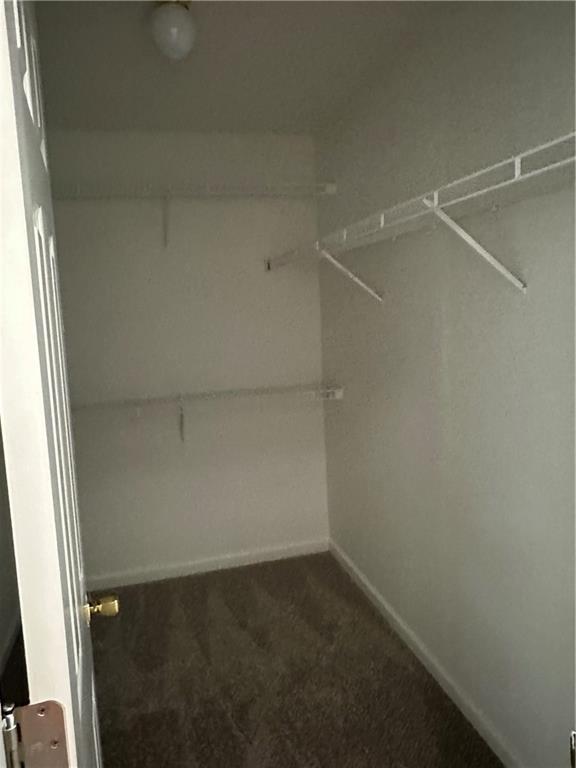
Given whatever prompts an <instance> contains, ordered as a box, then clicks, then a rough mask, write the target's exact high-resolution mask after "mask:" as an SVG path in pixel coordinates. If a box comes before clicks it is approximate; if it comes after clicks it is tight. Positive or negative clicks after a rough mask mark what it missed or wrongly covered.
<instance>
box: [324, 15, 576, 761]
mask: <svg viewBox="0 0 576 768" xmlns="http://www.w3.org/2000/svg"><path fill="white" fill-rule="evenodd" d="M443 14H444V15H443ZM439 19H441V23H439V24H438V27H437V29H436V30H433V34H431V35H430V37H429V39H428V40H427V41H422V44H421V45H418V46H416V47H415V48H413V49H411V50H410V51H407V52H406V56H405V57H404V58H403V60H402V61H401V62H399V63H398V68H397V69H396V71H388V72H387V73H386V84H384V85H382V86H381V87H380V88H379V89H375V90H373V91H372V92H370V93H369V94H367V96H366V99H365V101H364V103H363V105H362V106H361V107H360V109H359V111H358V113H357V114H356V116H355V119H354V120H353V121H352V120H350V121H349V122H347V123H345V124H343V125H341V126H338V127H337V128H335V129H334V130H333V131H332V132H331V134H330V135H329V136H326V137H325V139H324V141H323V142H321V143H320V151H319V156H320V169H321V172H323V173H327V174H330V175H333V176H334V177H335V179H336V181H337V182H338V185H339V190H340V192H341V194H340V195H339V196H338V197H337V198H335V199H334V200H332V199H327V200H325V201H323V203H322V206H321V223H322V231H324V232H326V231H328V230H330V229H332V228H334V227H335V226H336V225H343V224H346V223H349V222H351V221H353V220H354V219H355V218H357V217H359V216H362V215H367V214H369V213H371V212H373V211H375V210H378V209H379V208H381V207H386V206H387V205H390V204H393V203H394V202H400V201H401V200H403V199H406V198H408V197H409V196H411V195H414V194H418V193H422V192H425V191H426V190H428V189H430V188H433V187H434V186H437V185H439V184H441V183H443V182H445V181H448V180H450V178H457V177H458V176H461V175H464V174H465V173H468V172H470V171H473V170H475V169H477V168H480V167H482V165H483V164H489V163H491V162H496V161H498V160H500V159H503V158H505V157H506V156H507V155H509V154H511V153H513V152H514V151H516V150H518V151H519V150H522V149H525V148H529V147H530V146H531V145H533V144H537V143H539V142H543V141H545V140H547V139H550V138H553V137H555V136H559V135H562V134H565V133H567V132H569V131H571V130H573V90H574V82H573V49H572V32H573V7H571V6H570V5H568V4H560V3H543V4H539V3H527V4H523V3H502V4H496V3H463V4H461V5H458V4H450V14H449V15H448V16H447V15H446V14H445V10H443V9H442V7H440V8H439ZM573 206H574V197H573V194H572V193H571V192H570V191H567V190H564V191H559V192H556V193H551V194H548V195H545V196H542V197H539V198H534V199H529V200H526V201H524V202H520V203H518V204H515V205H513V206H511V207H507V208H505V209H503V210H501V211H500V212H498V213H485V214H481V215H474V216H472V217H469V218H467V219H465V220H464V221H463V223H464V224H465V226H467V227H468V228H469V229H470V231H472V233H473V234H474V235H476V236H477V237H478V239H479V240H480V241H481V242H482V243H484V244H485V245H486V246H487V247H489V248H490V249H492V250H493V252H494V253H495V254H496V255H498V256H499V257H500V258H502V260H503V261H504V262H505V263H506V265H507V266H509V267H510V268H511V269H513V270H514V271H516V272H517V273H519V274H520V275H522V276H523V277H524V278H525V279H526V281H527V283H528V295H527V296H526V297H524V296H522V295H521V294H520V293H519V292H517V291H515V290H514V288H512V287H511V286H510V285H509V284H508V283H507V282H506V281H504V280H503V279H502V277H501V276H500V275H498V274H497V273H496V272H495V271H494V270H491V269H490V268H489V267H488V266H487V265H486V264H485V263H484V262H483V261H482V260H481V259H480V258H479V257H478V256H477V255H475V254H474V253H473V252H472V251H470V250H469V249H468V248H467V247H466V246H465V245H464V244H463V243H461V242H460V241H458V240H457V239H455V237H454V235H453V234H452V233H450V232H445V231H443V230H440V229H437V230H435V231H432V232H421V233H418V234H413V235H410V236H406V237H404V238H400V239H398V240H397V241H396V242H395V243H392V242H387V243H384V244H380V245H377V246H373V247H370V248H367V249H365V250H363V251H357V252H356V253H355V254H354V255H349V256H348V257H347V260H348V263H350V264H353V265H354V267H355V268H356V269H357V270H358V271H359V272H360V273H361V274H362V275H363V276H365V277H367V278H369V280H370V281H371V283H372V284H374V285H375V286H376V287H378V288H379V289H381V290H383V291H384V292H385V295H386V298H385V303H384V304H383V305H382V306H379V305H377V304H376V303H375V302H373V301H372V300H370V299H369V298H368V297H366V296H365V295H363V294H362V293H360V292H358V291H357V290H356V289H355V288H354V287H352V286H351V285H350V284H349V283H348V282H346V281H345V280H344V279H343V278H342V277H341V275H339V274H337V273H334V272H333V271H331V270H330V269H329V268H328V267H327V266H324V267H322V272H321V295H322V316H323V319H322V322H323V356H324V375H325V377H326V378H327V379H334V380H337V381H339V383H342V384H343V385H344V386H345V388H346V399H345V400H344V401H343V402H342V403H340V404H338V406H337V407H336V408H333V409H329V410H327V411H326V443H327V462H328V487H329V509H330V526H331V536H332V538H333V540H334V541H335V543H336V544H337V546H338V547H340V549H341V551H342V552H343V553H344V554H345V555H346V556H347V557H348V558H349V560H348V564H349V566H350V567H351V568H352V569H355V571H356V574H357V575H359V576H362V577H364V578H365V579H366V583H368V584H369V585H370V587H371V588H372V589H373V594H375V595H376V599H377V600H380V601H381V603H382V605H383V606H384V608H385V610H388V611H390V613H391V614H393V616H394V618H395V620H396V621H397V622H398V626H399V627H400V628H401V630H402V631H403V632H404V634H405V637H406V638H407V639H408V640H409V642H411V643H412V645H413V646H414V647H415V648H416V649H417V650H418V652H419V653H420V654H421V656H422V657H423V658H424V659H425V660H426V661H427V663H428V665H429V666H430V668H431V669H433V670H434V671H435V673H436V674H437V676H438V677H439V678H440V679H441V680H442V682H443V683H444V684H445V685H446V687H447V688H448V689H449V690H450V691H451V693H452V694H453V695H454V696H455V697H456V698H457V699H458V701H459V703H460V704H461V706H463V708H464V709H465V711H467V713H468V714H469V716H470V717H471V718H472V719H473V721H474V722H475V723H476V724H477V725H478V726H479V727H480V728H481V729H482V731H483V733H484V735H485V736H486V737H487V738H488V739H489V740H490V742H491V743H492V744H493V745H494V746H495V747H496V748H497V749H498V751H499V753H500V754H501V756H502V757H503V758H504V759H505V761H506V762H507V764H508V765H520V766H523V768H561V767H562V766H565V765H566V757H567V756H566V751H567V749H566V737H567V734H568V732H569V730H570V728H571V727H572V726H573V722H574V706H573V691H574V549H573V539H574V536H573V533H574V531H573V523H574V497H573V472H574V449H573V425H574V416H573V397H574V376H573V374H574V360H573V349H574V326H573V306H574V295H573V285H574V264H573V255H574V236H573V231H574V215H573ZM430 737H431V749H439V748H440V747H439V745H438V743H437V742H436V741H435V738H434V734H431V735H430Z"/></svg>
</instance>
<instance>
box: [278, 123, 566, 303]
mask: <svg viewBox="0 0 576 768" xmlns="http://www.w3.org/2000/svg"><path fill="white" fill-rule="evenodd" d="M575 137H576V133H574V132H573V133H569V134H567V135H565V136H560V137H559V138H557V139H553V140H552V141H548V142H546V143H544V144H539V145H538V146H536V147H533V148H531V149H529V150H526V151H525V152H521V153H520V154H518V155H514V156H513V157H509V158H508V159H506V160H503V161H501V162H499V163H496V164H495V165H491V166H488V167H486V168H482V169H481V170H479V171H476V172H474V173H471V174H468V175H467V176H463V177H461V178H459V179H456V180H455V181H451V182H449V183H448V184H445V185H443V186H442V187H438V189H436V190H433V191H432V192H427V193H426V194H424V195H419V196H418V197H414V198H412V199H410V200H407V201H406V202H403V203H398V204H397V205H395V206H393V207H391V208H387V209H386V210H383V211H379V212H378V213H375V214H372V215H371V216H368V217H366V218H364V219H361V220H359V221H357V222H354V223H353V224H350V225H349V226H347V227H344V228H342V229H338V230H336V231H334V232H331V233H330V234H328V235H326V236H325V237H324V238H322V240H320V241H319V244H317V245H315V246H314V247H313V250H315V251H320V252H321V251H322V250H325V251H327V252H329V253H330V254H334V253H336V254H338V253H345V252H347V251H351V250H354V249H355V248H361V247H363V246H366V245H371V244H373V243H376V242H379V241H381V240H386V239H389V238H394V237H397V236H398V235H400V234H404V233H406V232H412V231H415V230H417V229H419V228H420V226H423V225H424V224H425V222H426V220H429V219H430V217H431V215H433V216H435V218H436V219H438V220H439V221H441V222H442V223H443V224H445V225H446V226H447V227H449V228H450V229H451V230H452V231H453V232H454V233H455V234H456V235H458V236H459V237H460V238H461V239H463V240H464V242H466V243H467V245H469V246H470V247H471V248H473V249H474V251H476V253H478V254H479V255H480V256H482V258H484V259H485V260H486V261H487V262H488V263H489V264H490V265H491V266H492V267H493V268H494V269H496V270H497V271H498V272H499V273H500V274H501V275H503V276H504V277H505V278H506V279H507V280H509V282H511V283H512V284H513V285H514V286H515V287H516V288H517V289H518V290H520V291H522V292H523V293H526V288H527V287H526V284H525V283H524V282H523V281H522V280H521V279H520V278H519V277H517V276H516V275H514V274H513V273H512V272H510V270H508V269H507V268H506V267H505V266H504V265H503V264H502V263H501V262H500V261H499V260H498V259H497V258H496V257H495V256H493V255H492V254H491V253H490V252H489V251H488V250H487V249H486V248H484V246H482V245H481V244H480V243H479V242H478V241H477V240H476V239H475V238H474V237H473V236H472V235H471V234H470V233H468V232H466V230H465V229H463V228H462V227H461V226H460V225H459V224H457V223H456V221H454V219H453V218H452V217H451V216H449V214H448V213H447V211H446V209H448V210H450V209H451V208H452V207H455V208H456V209H458V207H459V206H460V208H461V207H462V204H464V203H468V202H469V201H477V200H480V201H481V203H482V205H483V207H486V206H487V204H489V203H490V201H491V195H495V194H496V193H498V192H504V191H506V190H508V189H512V188H513V187H514V186H516V185H517V186H518V188H519V189H520V188H521V185H523V184H524V183H525V182H528V181H529V180H531V179H534V180H536V179H539V178H540V177H543V176H545V175H546V174H550V173H551V172H553V171H559V172H560V171H562V170H563V169H570V170H571V166H573V165H574V162H575V160H576V151H575ZM469 212H471V211H470V210H468V211H467V213H469ZM310 251H311V248H310V247H308V248H296V249H294V250H292V251H288V252H286V253H283V254H279V255H278V256H274V257H272V258H270V259H269V260H268V262H267V265H266V267H267V269H268V270H269V271H271V270H273V269H277V268H279V267H283V266H285V265H287V264H290V263H292V262H294V261H296V260H298V259H301V258H303V257H304V256H305V255H309V254H310ZM340 266H342V265H340ZM348 277H349V278H350V279H351V280H353V281H354V282H357V280H359V278H358V276H357V275H355V274H354V273H350V274H349V275H348ZM362 282H363V281H362ZM365 288H368V289H369V290H368V292H369V293H372V292H373V293H377V292H376V291H373V289H371V288H370V286H365ZM378 296H379V294H378Z"/></svg>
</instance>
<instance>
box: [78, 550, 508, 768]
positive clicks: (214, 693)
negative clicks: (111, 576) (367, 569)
mask: <svg viewBox="0 0 576 768" xmlns="http://www.w3.org/2000/svg"><path fill="white" fill-rule="evenodd" d="M119 592H120V599H121V613H120V616H119V617H118V618H116V619H112V620H106V619H102V620H98V621H96V620H95V621H94V623H93V628H94V645H95V663H96V676H97V688H98V694H99V703H100V704H99V705H100V719H101V731H102V743H103V750H104V766H105V768H497V767H499V768H502V764H501V763H500V762H499V761H498V760H497V759H496V757H495V756H494V755H493V754H492V752H491V751H490V750H489V749H488V747H487V746H486V744H485V743H484V742H483V741H482V739H481V738H480V737H479V736H478V734H477V733H476V732H475V731H474V729H473V728H472V727H471V726H470V724H469V723H468V722H467V721H466V720H465V719H464V717H463V716H462V715H461V714H460V712H459V711H458V710H457V709H456V707H455V706H454V705H453V704H452V703H451V701H450V700H449V699H448V698H447V697H446V696H445V694H444V693H443V692H442V691H441V689H440V688H439V687H438V685H437V684H436V683H435V682H434V681H433V679H432V678H431V677H430V676H429V675H428V673H427V672H426V671H425V670H424V668H423V667H422V666H421V665H420V663H419V662H418V661H417V660H416V658H415V657H414V655H413V654H412V653H411V652H410V651H409V650H408V649H407V648H406V646H405V645H404V644H403V643H402V642H401V641H400V639H399V638H398V637H397V636H396V635H395V634H394V632H392V630H391V629H390V628H389V627H388V625H387V624H386V623H385V622H384V621H383V620H382V619H381V618H380V616H379V615H378V614H377V612H376V611H375V609H374V608H373V607H372V606H371V604H370V603H369V602H368V601H367V600H366V598H365V597H364V595H363V594H362V593H361V592H360V591H359V590H358V589H357V587H356V586H355V585H354V584H353V583H352V582H351V581H350V579H349V578H348V576H347V575H346V574H345V573H344V572H343V571H342V570H341V568H340V566H339V565H338V564H337V563H336V561H335V560H334V559H333V557H332V556H331V555H329V554H321V555H313V556H310V557H301V558H295V559H292V560H284V561H280V562H275V563H265V564H260V565H255V566H249V567H246V568H237V569H233V570H228V571H220V572H215V573H210V574H203V575H200V576H192V577H188V578H182V579H174V580H170V581H164V582H156V583H153V584H146V585H140V586H136V587H128V588H124V589H121V590H119Z"/></svg>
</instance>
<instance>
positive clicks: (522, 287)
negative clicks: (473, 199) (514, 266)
mask: <svg viewBox="0 0 576 768" xmlns="http://www.w3.org/2000/svg"><path fill="white" fill-rule="evenodd" d="M424 204H425V205H427V206H428V208H430V210H431V211H432V213H433V214H434V215H435V216H436V217H437V218H438V219H440V221H441V222H443V223H444V224H445V225H446V226H447V227H448V228H449V229H451V230H452V231H453V232H455V233H456V234H457V235H458V237H460V238H462V240H464V242H465V243H466V244H467V245H469V246H470V247H471V248H472V249H473V250H474V251H476V253H478V254H479V255H480V256H482V258H483V259H485V261H487V262H488V264H490V266H491V267H494V269H496V270H497V271H498V272H500V274H501V275H503V276H504V277H505V278H506V280H508V281H509V282H511V283H512V285H513V286H514V287H515V288H518V290H519V291H522V293H526V291H527V286H526V283H523V282H522V280H520V279H519V278H518V277H516V275H514V274H513V273H512V272H510V270H509V269H507V268H506V267H505V266H504V264H502V263H501V262H500V261H498V259H497V258H496V257H495V256H492V254H491V253H490V252H489V251H487V250H486V248H484V246H483V245H481V244H480V243H479V242H478V241H477V240H476V239H475V238H474V237H472V235H471V234H470V233H469V232H466V230H465V229H463V228H462V227H461V226H460V225H459V224H457V223H456V222H455V221H454V219H452V218H451V217H450V216H448V214H447V213H446V212H445V211H443V210H442V208H440V207H439V206H438V205H437V202H436V201H433V200H429V199H426V198H424Z"/></svg>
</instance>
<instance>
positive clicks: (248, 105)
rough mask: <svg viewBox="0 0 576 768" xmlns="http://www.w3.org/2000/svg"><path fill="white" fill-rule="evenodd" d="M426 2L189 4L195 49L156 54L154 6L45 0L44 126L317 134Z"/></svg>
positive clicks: (403, 40)
mask: <svg viewBox="0 0 576 768" xmlns="http://www.w3.org/2000/svg"><path fill="white" fill-rule="evenodd" d="M440 5H443V4H437V3H425V2H424V3H420V2H313V1H307V2H194V3H193V9H194V14H195V16H196V20H197V23H198V39H197V45H196V47H195V49H194V51H193V52H192V54H191V55H190V57H189V58H188V59H187V60H185V61H183V62H171V61H169V60H167V59H165V58H164V57H163V56H162V55H161V54H160V53H159V52H157V51H156V49H155V47H154V44H153V42H152V39H151V35H150V30H149V24H148V17H149V15H150V13H151V11H152V9H153V7H154V3H153V2H82V1H80V2H78V1H77V2H40V3H37V16H38V26H39V35H40V49H41V60H42V70H43V81H44V97H45V102H46V109H47V116H48V124H49V126H50V127H52V128H67V129H84V130H96V129H103V130H128V129H139V130H162V129H164V130H194V131H232V132H248V131H279V132H280V131H281V132H302V133H307V132H312V133H313V132H316V131H318V130H321V129H322V128H323V127H324V125H326V123H327V122H328V121H329V120H331V119H333V118H336V117H338V116H339V115H340V114H341V113H342V111H343V110H344V109H346V108H347V106H348V105H349V104H350V103H351V102H353V100H354V98H355V96H356V95H357V94H358V91H359V90H360V89H362V88H364V87H365V86H366V85H368V84H369V83H370V82H372V81H373V80H374V78H376V77H378V78H380V79H382V78H385V77H386V76H387V73H388V71H389V68H390V67H391V66H398V65H399V62H400V63H401V56H402V50H403V49H405V47H406V46H407V45H410V44H413V42H414V39H415V36H416V34H417V28H420V29H421V28H422V25H423V22H424V21H425V18H426V17H428V16H429V13H430V11H429V9H430V7H431V6H435V7H436V9H439V6H440Z"/></svg>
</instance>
